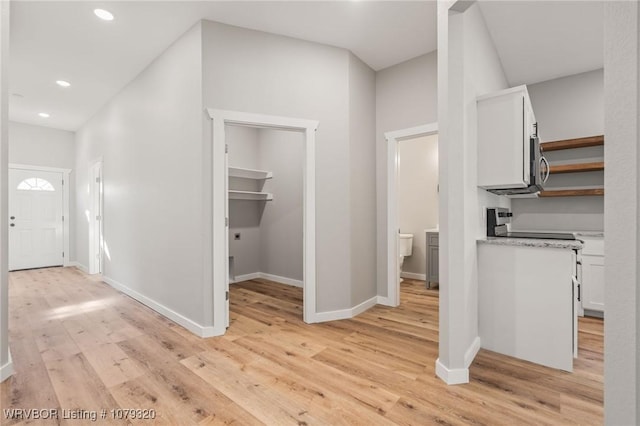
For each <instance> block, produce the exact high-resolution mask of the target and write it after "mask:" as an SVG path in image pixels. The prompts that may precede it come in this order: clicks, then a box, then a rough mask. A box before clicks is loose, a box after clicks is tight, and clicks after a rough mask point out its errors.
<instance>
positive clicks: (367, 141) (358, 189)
mask: <svg viewBox="0 0 640 426" xmlns="http://www.w3.org/2000/svg"><path fill="white" fill-rule="evenodd" d="M375 108H376V75H375V73H374V72H373V70H372V69H371V68H369V67H368V66H367V65H366V64H365V63H364V62H362V61H361V60H360V59H358V58H357V57H356V56H355V55H353V54H351V53H350V54H349V147H350V149H349V159H350V165H349V169H350V171H351V173H350V179H351V185H350V188H349V189H350V194H349V198H350V206H349V207H350V210H351V306H357V305H359V304H360V303H362V302H364V301H366V300H369V299H371V298H373V297H376V294H377V288H376V240H377V237H376V187H375V182H376V135H375V131H376V127H375V126H376V122H375V119H376V115H375V114H376V110H375Z"/></svg>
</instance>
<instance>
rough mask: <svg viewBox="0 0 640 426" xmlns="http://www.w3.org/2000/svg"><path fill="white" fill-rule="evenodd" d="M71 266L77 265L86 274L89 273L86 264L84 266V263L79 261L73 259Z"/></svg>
mask: <svg viewBox="0 0 640 426" xmlns="http://www.w3.org/2000/svg"><path fill="white" fill-rule="evenodd" d="M69 266H75V267H76V268H78V269H80V270H81V271H82V272H84V273H85V274H88V273H89V268H87V267H86V266H84V265H83V264H82V263H80V262H78V261H75V260H74V261H72V262H69Z"/></svg>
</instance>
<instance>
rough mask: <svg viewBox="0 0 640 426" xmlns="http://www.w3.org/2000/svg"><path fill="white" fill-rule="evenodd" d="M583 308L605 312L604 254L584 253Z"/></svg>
mask: <svg viewBox="0 0 640 426" xmlns="http://www.w3.org/2000/svg"><path fill="white" fill-rule="evenodd" d="M581 299H582V309H587V310H591V311H598V312H603V313H604V256H593V255H582V297H581Z"/></svg>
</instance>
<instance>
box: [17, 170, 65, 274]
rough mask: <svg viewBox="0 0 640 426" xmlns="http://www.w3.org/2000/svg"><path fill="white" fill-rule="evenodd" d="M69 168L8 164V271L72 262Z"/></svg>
mask: <svg viewBox="0 0 640 426" xmlns="http://www.w3.org/2000/svg"><path fill="white" fill-rule="evenodd" d="M70 172H71V170H69V169H59V168H53V167H40V166H30V165H23V164H9V250H8V252H9V270H10V271H16V270H21V269H32V268H44V267H49V266H67V265H68V264H69V189H68V182H69V173H70Z"/></svg>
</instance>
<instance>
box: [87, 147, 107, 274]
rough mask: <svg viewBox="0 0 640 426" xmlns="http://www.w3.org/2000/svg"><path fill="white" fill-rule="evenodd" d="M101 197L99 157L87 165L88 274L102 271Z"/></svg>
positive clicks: (101, 183)
mask: <svg viewBox="0 0 640 426" xmlns="http://www.w3.org/2000/svg"><path fill="white" fill-rule="evenodd" d="M103 198H104V197H103V182H102V159H99V160H96V161H94V162H93V163H91V164H90V166H89V203H90V206H89V217H88V220H89V274H102V273H103V272H104V269H103V263H104V262H103V257H104V256H103V251H104V238H103V226H102V223H103V220H102V219H103Z"/></svg>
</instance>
